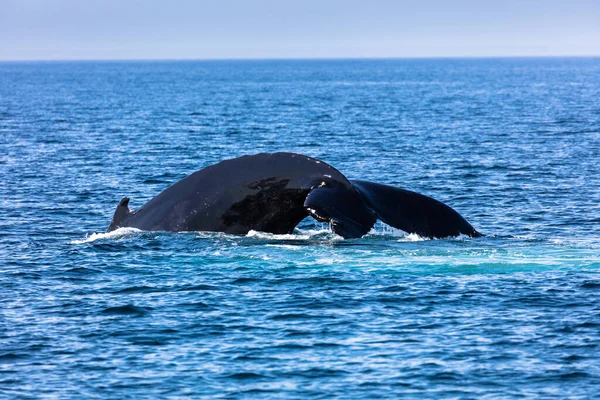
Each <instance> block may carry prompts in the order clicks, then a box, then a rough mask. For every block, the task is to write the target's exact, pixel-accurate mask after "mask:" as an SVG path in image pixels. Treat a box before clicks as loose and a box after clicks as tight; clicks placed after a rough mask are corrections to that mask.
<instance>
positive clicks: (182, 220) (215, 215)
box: [108, 153, 482, 238]
mask: <svg viewBox="0 0 600 400" xmlns="http://www.w3.org/2000/svg"><path fill="white" fill-rule="evenodd" d="M309 215H310V216H312V217H313V218H315V219H316V220H318V221H320V222H328V223H329V225H330V227H331V229H332V230H333V232H335V233H336V234H338V235H340V236H342V237H344V238H359V237H362V236H363V235H365V234H367V233H368V232H369V231H370V230H371V228H373V226H374V224H375V222H376V221H377V220H378V219H379V220H381V221H382V222H384V223H386V224H388V225H390V226H392V227H394V228H398V229H401V230H403V231H405V232H407V233H416V234H417V235H419V236H421V237H427V238H444V237H450V236H458V235H461V234H463V235H468V236H471V237H478V236H482V235H481V234H480V233H479V232H477V231H476V230H475V228H473V226H471V224H469V223H468V222H467V221H466V220H465V219H464V218H463V217H462V216H461V215H460V214H459V213H458V212H456V211H455V210H454V209H452V208H451V207H450V206H448V205H446V204H444V203H442V202H440V201H437V200H435V199H432V198H431V197H427V196H424V195H422V194H419V193H416V192H412V191H409V190H406V189H400V188H396V187H392V186H388V185H383V184H379V183H374V182H368V181H361V180H348V179H347V178H346V177H345V176H344V175H342V173H340V172H339V171H338V170H337V169H335V168H334V167H332V166H331V165H329V164H327V163H325V162H323V161H320V160H317V159H315V158H312V157H308V156H305V155H301V154H295V153H261V154H256V155H249V156H244V157H239V158H234V159H231V160H225V161H222V162H220V163H218V164H215V165H211V166H209V167H206V168H204V169H201V170H200V171H197V172H194V173H193V174H191V175H189V176H187V177H186V178H184V179H182V180H180V181H179V182H177V183H175V184H173V185H172V186H170V187H168V188H167V189H165V190H164V191H163V192H161V193H159V194H158V195H157V196H156V197H154V198H152V199H151V200H150V201H148V202H147V203H146V204H145V205H143V206H142V207H141V208H140V209H138V210H135V211H132V210H130V209H129V198H128V197H125V198H123V199H122V200H121V201H120V202H119V204H118V206H117V209H116V210H115V213H114V215H113V218H112V221H111V223H110V226H109V227H108V232H110V231H113V230H115V229H117V228H122V227H133V228H138V229H141V230H146V231H172V232H182V231H213V232H225V233H232V234H246V233H248V232H249V231H250V230H255V231H262V232H270V233H275V234H285V233H291V232H292V231H293V229H294V228H295V227H296V225H297V224H298V223H300V221H302V220H303V219H304V218H306V217H307V216H309Z"/></svg>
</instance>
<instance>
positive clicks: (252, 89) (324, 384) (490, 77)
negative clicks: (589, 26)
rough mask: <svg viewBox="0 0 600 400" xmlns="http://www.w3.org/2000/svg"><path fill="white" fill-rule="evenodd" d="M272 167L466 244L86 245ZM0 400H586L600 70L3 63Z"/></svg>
mask: <svg viewBox="0 0 600 400" xmlns="http://www.w3.org/2000/svg"><path fill="white" fill-rule="evenodd" d="M275 151H291V152H298V153H303V154H307V155H310V156H313V157H317V158H319V159H322V160H323V161H325V162H327V163H329V164H331V165H333V166H334V167H336V168H337V169H339V170H340V171H341V172H342V173H344V174H345V175H346V176H347V177H349V178H358V179H365V180H372V181H376V182H380V183H385V184H391V185H396V186H398V187H403V188H406V189H410V190H414V191H417V192H420V193H423V194H426V195H429V196H432V197H434V198H436V199H438V200H441V201H443V202H445V203H447V204H449V205H451V206H452V207H453V208H455V209H456V210H457V211H459V212H460V213H461V214H462V215H463V216H464V217H465V218H466V219H467V220H468V221H469V222H470V223H471V224H472V225H473V226H474V227H475V228H476V229H477V230H479V231H480V232H482V233H484V234H485V235H486V236H485V237H483V238H477V239H472V238H468V237H459V238H453V239H444V240H424V239H423V238H419V237H418V236H415V235H406V234H404V233H403V232H401V231H398V230H394V229H392V228H389V227H386V226H385V225H383V224H378V225H376V227H375V229H373V231H372V232H371V233H369V234H368V235H367V236H365V237H364V238H361V239H353V240H343V239H341V238H340V237H338V236H336V235H335V234H332V233H331V232H330V231H329V229H328V226H326V225H323V224H320V223H316V222H314V221H313V220H310V219H306V220H305V221H303V222H302V223H301V224H300V225H299V227H298V228H297V229H296V231H295V232H294V233H293V234H291V235H273V234H267V233H261V232H250V233H249V234H248V235H246V236H236V235H227V234H222V233H207V232H197V233H165V232H141V231H137V230H135V229H120V230H118V231H116V232H112V233H110V234H106V233H105V231H106V228H107V227H108V224H109V222H110V219H111V217H112V214H113V212H114V209H115V207H116V206H117V203H118V201H119V199H121V198H122V197H123V196H129V197H131V206H132V208H138V207H140V206H141V205H143V204H144V203H145V202H146V201H147V200H149V199H150V198H152V197H153V196H155V195H156V194H158V193H159V192H160V191H161V190H163V189H165V188H167V187H168V186H169V185H170V184H172V183H174V182H176V181H178V180H180V179H181V178H183V177H185V176H186V175H188V174H190V173H192V172H194V171H196V170H199V169H201V168H203V167H206V166H208V165H211V164H213V163H216V162H218V161H221V160H223V159H227V158H233V157H237V156H241V155H245V154H254V153H259V152H275ZM0 211H1V215H0V397H2V398H122V399H139V398H156V397H167V398H169V397H172V398H187V397H192V398H207V399H209V398H210V399H212V398H227V399H238V398H240V399H241V398H278V399H286V398H290V399H292V398H294V399H296V398H321V399H333V398H340V399H353V398H419V399H420V398H436V399H438V398H473V399H480V398H487V399H498V398H504V399H512V398H581V399H584V398H594V397H596V398H598V396H599V394H600V59H598V58H595V59H594V58H571V59H569V58H547V59H535V58H532V59H456V60H453V59H432V60H315V61H204V62H201V61H197V62H196V61H180V62H150V61H149V62H39V63H37V62H32V63H29V62H15V63H10V62H4V63H0Z"/></svg>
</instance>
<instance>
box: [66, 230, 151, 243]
mask: <svg viewBox="0 0 600 400" xmlns="http://www.w3.org/2000/svg"><path fill="white" fill-rule="evenodd" d="M139 232H142V231H141V230H140V229H137V228H119V229H116V230H114V231H112V232H103V233H92V234H91V235H89V236H88V235H86V237H85V239H79V240H73V241H71V242H70V244H84V243H91V242H95V241H96V240H101V239H120V238H122V237H124V236H130V235H131V234H134V233H139Z"/></svg>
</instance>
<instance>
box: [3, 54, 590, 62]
mask: <svg viewBox="0 0 600 400" xmlns="http://www.w3.org/2000/svg"><path fill="white" fill-rule="evenodd" d="M535 58H538V59H539V58H600V54H571V55H560V54H556V55H493V56H491V55H482V56H466V55H456V56H390V57H337V56H333V57H318V56H317V57H206V58H200V57H189V58H187V57H185V58H15V59H8V58H7V59H0V63H20V62H23V63H27V62H168V61H344V60H347V61H352V60H354V61H359V60H460V59H463V60H469V59H471V60H480V59H490V60H493V59H535Z"/></svg>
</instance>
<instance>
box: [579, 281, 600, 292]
mask: <svg viewBox="0 0 600 400" xmlns="http://www.w3.org/2000/svg"><path fill="white" fill-rule="evenodd" d="M581 288H582V289H588V290H600V282H592V281H589V282H584V283H582V284H581Z"/></svg>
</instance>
